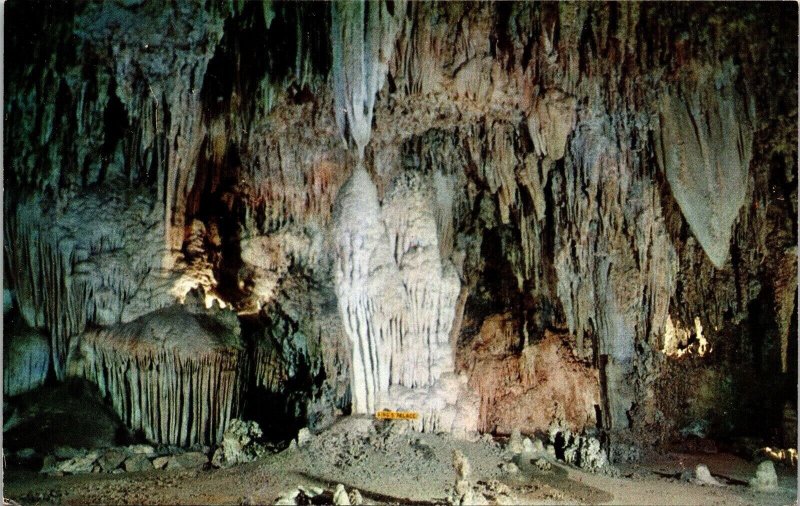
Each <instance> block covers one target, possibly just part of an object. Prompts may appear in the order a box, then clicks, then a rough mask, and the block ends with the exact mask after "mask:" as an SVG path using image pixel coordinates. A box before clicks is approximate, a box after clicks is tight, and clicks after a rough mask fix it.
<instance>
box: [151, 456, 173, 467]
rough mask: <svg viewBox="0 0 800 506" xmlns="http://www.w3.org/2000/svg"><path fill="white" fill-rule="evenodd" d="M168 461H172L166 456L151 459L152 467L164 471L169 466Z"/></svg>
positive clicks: (170, 457)
mask: <svg viewBox="0 0 800 506" xmlns="http://www.w3.org/2000/svg"><path fill="white" fill-rule="evenodd" d="M170 459H172V456H168V455H165V456H162V457H156V458H154V459H153V467H155V468H156V469H164V468H165V467H167V465H168V464H169V461H170Z"/></svg>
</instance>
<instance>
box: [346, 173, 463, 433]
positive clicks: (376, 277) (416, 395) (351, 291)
mask: <svg viewBox="0 0 800 506" xmlns="http://www.w3.org/2000/svg"><path fill="white" fill-rule="evenodd" d="M423 188H425V185H424V184H423V181H422V180H421V176H419V175H415V174H409V175H406V176H402V177H400V178H399V179H398V180H397V181H395V184H394V186H393V187H392V188H391V189H390V190H389V191H388V193H387V196H386V201H385V203H384V205H383V206H381V205H380V204H379V202H378V198H377V192H376V189H375V186H374V185H373V184H372V182H371V181H370V179H369V176H368V175H367V173H366V171H365V170H364V169H362V168H360V167H359V168H357V169H356V170H355V171H354V173H353V175H352V176H351V178H350V180H349V181H348V182H347V183H346V184H345V185H344V187H343V188H342V190H341V192H340V194H339V200H338V203H337V208H336V212H335V216H334V221H335V224H336V240H337V248H338V249H337V251H338V254H339V261H338V265H337V269H336V289H337V296H338V299H339V310H340V312H341V314H342V319H343V321H344V322H345V331H346V332H347V335H348V336H349V337H350V339H351V342H352V346H353V354H352V357H353V360H352V368H353V382H352V384H351V389H352V392H353V410H354V412H356V413H371V412H374V411H376V410H379V409H381V408H383V407H387V408H390V409H409V410H418V411H421V419H420V420H419V422H418V426H419V428H421V429H424V430H458V431H469V430H474V429H475V424H476V422H477V420H476V415H477V414H476V413H475V403H474V401H473V400H472V399H471V396H470V395H468V394H467V393H466V388H465V387H466V385H465V379H463V378H459V377H457V376H456V375H455V373H454V371H455V368H454V355H453V353H454V350H453V344H452V343H450V341H449V335H450V329H451V325H452V321H453V317H454V310H455V304H456V299H457V297H458V292H459V288H460V282H459V280H458V276H457V274H456V273H455V270H454V268H453V267H452V265H451V264H450V263H449V262H448V261H446V260H442V259H441V258H440V256H439V245H438V238H437V229H436V220H435V217H434V213H433V210H432V208H431V198H430V196H429V195H427V193H426V191H425V190H423ZM457 406H458V407H457ZM459 410H463V413H462V414H459V413H458V411H459Z"/></svg>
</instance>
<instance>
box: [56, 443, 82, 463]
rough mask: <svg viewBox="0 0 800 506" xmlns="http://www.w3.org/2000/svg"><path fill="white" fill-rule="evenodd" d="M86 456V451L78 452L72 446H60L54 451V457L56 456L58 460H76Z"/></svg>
mask: <svg viewBox="0 0 800 506" xmlns="http://www.w3.org/2000/svg"><path fill="white" fill-rule="evenodd" d="M85 454H86V450H78V449H77V448H73V447H71V446H58V447H56V448H55V449H54V450H53V455H55V457H56V458H57V459H58V460H64V459H74V458H75V457H80V456H82V455H85Z"/></svg>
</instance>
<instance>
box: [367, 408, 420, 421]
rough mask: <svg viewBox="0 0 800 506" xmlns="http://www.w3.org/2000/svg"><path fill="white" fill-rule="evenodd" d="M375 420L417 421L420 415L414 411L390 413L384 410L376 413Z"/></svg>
mask: <svg viewBox="0 0 800 506" xmlns="http://www.w3.org/2000/svg"><path fill="white" fill-rule="evenodd" d="M375 418H381V419H384V420H416V419H417V418H419V415H418V414H417V413H415V412H413V411H390V410H388V409H384V410H383V411H378V412H377V413H375Z"/></svg>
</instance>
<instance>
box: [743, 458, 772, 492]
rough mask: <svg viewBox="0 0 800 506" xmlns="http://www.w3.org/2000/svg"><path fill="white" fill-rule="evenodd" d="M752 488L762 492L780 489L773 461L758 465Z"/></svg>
mask: <svg viewBox="0 0 800 506" xmlns="http://www.w3.org/2000/svg"><path fill="white" fill-rule="evenodd" d="M750 486H751V487H752V488H754V489H756V490H758V491H760V492H774V491H775V490H777V489H778V475H777V473H776V472H775V464H773V463H772V461H771V460H765V461H764V462H762V463H760V464H759V465H758V468H757V469H756V475H755V477H753V478H752V479H751V480H750Z"/></svg>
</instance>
